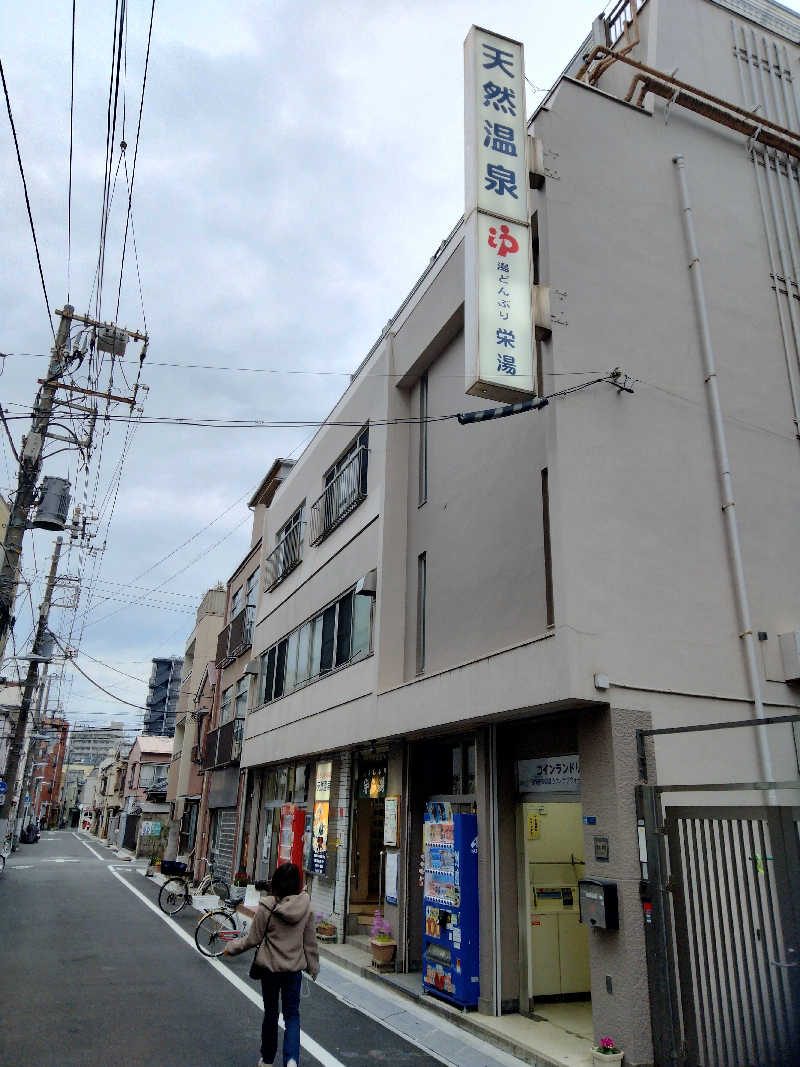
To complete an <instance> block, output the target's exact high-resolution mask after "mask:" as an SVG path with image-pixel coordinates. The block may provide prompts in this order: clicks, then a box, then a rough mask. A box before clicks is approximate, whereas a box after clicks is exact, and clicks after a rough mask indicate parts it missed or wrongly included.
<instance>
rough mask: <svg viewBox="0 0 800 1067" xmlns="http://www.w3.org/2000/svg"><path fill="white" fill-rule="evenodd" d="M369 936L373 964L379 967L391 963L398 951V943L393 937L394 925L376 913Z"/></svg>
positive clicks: (378, 912)
mask: <svg viewBox="0 0 800 1067" xmlns="http://www.w3.org/2000/svg"><path fill="white" fill-rule="evenodd" d="M369 936H370V940H369V944H370V948H371V949H372V962H373V963H375V964H377V965H378V966H381V965H383V964H387V963H391V962H392V960H393V959H394V954H395V950H396V949H397V942H396V941H395V939H394V937H392V924H391V923H390V922H389V920H388V919H384V917H383V916H382V915H381V913H380V911H376V912H375V916H374V918H373V922H372V927H371V928H370V931H369Z"/></svg>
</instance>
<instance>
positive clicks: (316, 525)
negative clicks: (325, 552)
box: [309, 448, 368, 545]
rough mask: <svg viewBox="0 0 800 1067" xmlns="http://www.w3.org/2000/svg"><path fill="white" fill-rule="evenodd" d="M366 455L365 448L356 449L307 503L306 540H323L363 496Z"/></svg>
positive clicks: (314, 541) (315, 542) (364, 495)
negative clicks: (321, 492)
mask: <svg viewBox="0 0 800 1067" xmlns="http://www.w3.org/2000/svg"><path fill="white" fill-rule="evenodd" d="M367 456H368V451H367V449H366V448H359V450H358V451H357V452H356V454H355V455H354V456H353V458H352V459H351V460H348V462H347V463H346V464H345V465H344V466H343V467H342V469H341V470H340V471H339V473H338V474H337V475H336V477H335V478H334V479H333V481H332V482H331V483H330V485H328V486H326V488H325V492H324V493H323V494H322V496H321V497H319V499H318V500H315V501H314V503H313V504H312V505H311V536H310V538H309V541H310V543H311V544H312V545H316V544H319V542H320V541H322V540H324V538H326V537H327V536H328V534H329V533H331V531H332V530H335V529H336V527H337V526H338V525H339V524H340V523H342V522H344V520H345V519H346V518H347V516H348V515H349V514H350V512H351V511H354V510H355V509H356V508H357V507H358V505H359V504H360V503H361V501H362V500H364V498H365V497H366V495H367V477H366V475H367Z"/></svg>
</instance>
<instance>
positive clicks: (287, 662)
mask: <svg viewBox="0 0 800 1067" xmlns="http://www.w3.org/2000/svg"><path fill="white" fill-rule="evenodd" d="M373 605H374V599H373V597H371V596H366V595H362V594H357V593H356V592H355V590H354V589H350V590H348V592H346V593H345V594H344V595H343V596H341V597H339V598H338V599H337V600H335V601H334V602H333V603H332V604H329V605H328V606H327V607H326V608H325V609H324V610H323V611H321V612H319V613H318V614H317V615H315V616H313V618H311V619H308V620H307V621H306V622H304V623H303V624H302V626H299V627H298V628H297V629H296V630H293V631H292V632H291V633H290V634H287V636H286V637H284V638H283V639H282V640H281V641H278V642H277V644H275V645H273V646H272V648H269V649H267V651H266V652H264V653H263V654H262V656H261V666H260V672H259V681H258V702H259V704H268V703H269V702H270V701H272V700H277V699H278V697H281V696H284V695H285V694H287V693H291V692H292V691H293V690H295V689H299V688H300V687H301V686H303V685H306V684H307V683H309V682H313V681H316V679H318V678H321V677H322V676H324V675H325V674H328V673H329V672H330V671H332V670H335V669H336V668H338V667H344V666H346V665H347V664H348V663H352V662H353V661H354V660H357V659H360V658H362V657H363V656H365V655H367V654H368V653H369V652H370V651H371V650H372V625H373Z"/></svg>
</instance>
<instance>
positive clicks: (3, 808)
mask: <svg viewBox="0 0 800 1067" xmlns="http://www.w3.org/2000/svg"><path fill="white" fill-rule="evenodd" d="M59 332H60V331H59ZM62 543H63V538H61V537H57V538H56V543H55V547H54V548H53V558H52V560H51V561H50V573H49V574H48V576H47V586H46V587H45V591H44V600H43V601H42V603H41V606H40V607H39V622H38V624H37V626H36V636H35V637H34V639H33V648H32V649H31V660H30V663H29V664H28V673H27V675H26V677H25V688H24V689H23V690H22V702H21V704H20V708H19V716H18V718H17V725H16V728H15V730H14V739H13V741H12V742H11V747H10V750H9V754H8V764H7V766H6V775H5V777H6V784H7V786H8V789H7V792H6V794H5V798H4V800H3V803H2V804H1V805H0V845H2V843H3V842H4V841H5V838H6V833H7V830H8V820H9V817H10V815H11V808H12V806H13V803H14V792H15V790H16V785H17V776H18V773H19V764H20V757H21V756H22V749H23V745H24V743H25V732H26V730H27V727H28V713H29V712H30V709H31V704H32V703H33V694H34V690H35V689H36V682H37V680H38V677H39V662H38V660H37V659H36V658H35V657H37V656H39V655H40V654H41V650H42V648H43V646H44V643H45V635H46V634H47V621H48V617H49V615H50V602H51V600H52V598H53V587H54V586H55V584H56V571H57V570H58V560H59V557H60V555H61V545H62ZM34 725H35V724H34ZM28 764H32V760H31V759H30V758H29V759H28V760H27V761H26V766H25V772H26V773H25V774H24V775H23V782H22V790H23V791H22V792H21V793H20V801H21V800H22V797H23V796H24V790H25V788H26V786H27V779H28V778H29V773H28Z"/></svg>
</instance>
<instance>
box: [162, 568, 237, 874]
mask: <svg viewBox="0 0 800 1067" xmlns="http://www.w3.org/2000/svg"><path fill="white" fill-rule="evenodd" d="M225 601H226V591H225V589H224V588H223V587H222V586H221V585H220V586H217V587H215V588H214V589H209V590H208V592H207V593H206V594H205V596H204V597H203V599H202V601H201V602H200V606H199V607H198V609H197V616H196V620H195V626H194V629H193V630H192V632H191V634H190V635H189V639H188V641H187V642H186V652H185V653H184V657H183V670H182V675H181V688H180V694H179V697H178V709H177V714H176V719H175V736H174V740H173V745H172V761H171V763H170V768H169V786H168V790H167V800H168V802H169V804H170V823H169V839H168V841H167V847H166V852H165V855H166V856H167V858H168V859H175V858H176V857H179V858H181V859H185V858H187V857H188V855H189V854H190V853H191V852H192V851H193V850H194V847H195V840H196V836H197V819H198V814H199V811H200V800H201V795H202V789H203V778H202V774H201V767H202V760H201V759H200V756H199V746H198V736H199V734H198V726H199V724H200V722H201V720H202V719H203V718H204V716H207V715H208V714H209V712H210V704H211V702H210V701H209V700H208V698H207V695H206V697H205V699H204V694H205V690H206V685H207V683H208V679H209V668H210V669H211V672H212V677H213V676H215V674H216V670H215V667H214V657H215V655H216V651H217V640H218V638H219V633H220V630H221V629H222V627H223V625H224V622H225Z"/></svg>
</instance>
